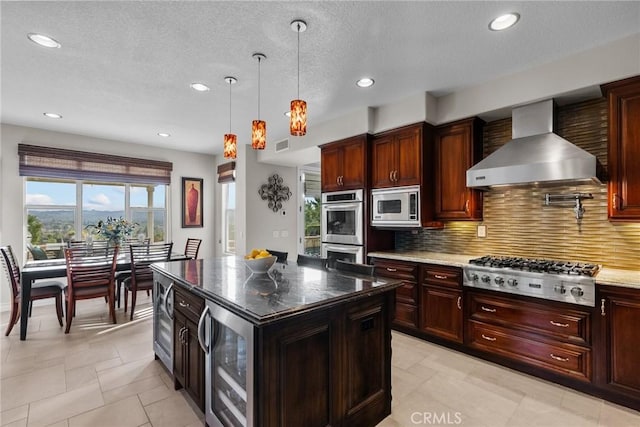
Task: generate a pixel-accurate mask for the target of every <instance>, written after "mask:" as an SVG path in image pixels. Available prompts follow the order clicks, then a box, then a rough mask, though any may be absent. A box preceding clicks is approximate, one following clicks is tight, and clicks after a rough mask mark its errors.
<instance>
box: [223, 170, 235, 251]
mask: <svg viewBox="0 0 640 427" xmlns="http://www.w3.org/2000/svg"><path fill="white" fill-rule="evenodd" d="M222 241H223V246H222V251H223V252H224V253H225V254H235V253H236V184H235V182H230V183H226V184H222Z"/></svg>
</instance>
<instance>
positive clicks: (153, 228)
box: [25, 177, 167, 258]
mask: <svg viewBox="0 0 640 427" xmlns="http://www.w3.org/2000/svg"><path fill="white" fill-rule="evenodd" d="M25 190H26V196H25V215H26V220H25V223H26V224H27V241H28V242H30V244H31V245H33V246H38V247H40V248H41V249H43V250H44V251H45V253H46V254H47V257H49V258H60V257H62V256H63V253H62V248H63V247H64V245H65V243H66V242H67V241H69V240H85V239H86V238H87V236H88V233H89V231H88V230H87V228H86V227H87V226H88V225H90V224H96V223H97V222H98V221H99V220H101V219H106V218H107V217H108V216H111V217H116V218H119V217H124V218H126V219H128V220H130V221H133V222H135V223H137V224H138V225H139V227H138V230H137V235H136V236H132V237H140V234H142V235H144V237H149V238H150V239H151V241H152V242H162V241H165V239H166V236H167V221H166V218H167V206H166V192H167V186H166V185H162V184H149V185H143V184H125V183H111V182H91V181H73V180H60V179H49V178H31V177H29V178H27V180H26V185H25Z"/></svg>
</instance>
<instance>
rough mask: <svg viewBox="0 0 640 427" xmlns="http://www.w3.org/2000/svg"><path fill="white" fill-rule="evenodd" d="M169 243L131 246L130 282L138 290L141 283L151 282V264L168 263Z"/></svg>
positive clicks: (170, 245)
mask: <svg viewBox="0 0 640 427" xmlns="http://www.w3.org/2000/svg"><path fill="white" fill-rule="evenodd" d="M172 248H173V242H171V243H154V244H149V245H144V244H143V245H131V246H129V254H130V256H131V280H132V282H133V284H134V286H136V287H137V288H138V289H140V287H139V286H137V285H140V284H141V283H142V282H148V281H153V272H152V271H151V267H150V266H151V264H153V263H154V262H162V261H169V260H170V259H171V249H172Z"/></svg>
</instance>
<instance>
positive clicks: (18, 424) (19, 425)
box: [3, 418, 27, 427]
mask: <svg viewBox="0 0 640 427" xmlns="http://www.w3.org/2000/svg"><path fill="white" fill-rule="evenodd" d="M3 426H4V427H26V426H27V419H26V418H22V419H20V420H15V421H13V422H11V423H9V424H3Z"/></svg>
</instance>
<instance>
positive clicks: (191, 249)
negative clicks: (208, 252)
mask: <svg viewBox="0 0 640 427" xmlns="http://www.w3.org/2000/svg"><path fill="white" fill-rule="evenodd" d="M200 243H202V239H192V238H188V239H187V244H186V245H185V247H184V254H185V255H186V256H188V257H189V258H191V259H196V258H198V252H199V251H200Z"/></svg>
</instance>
